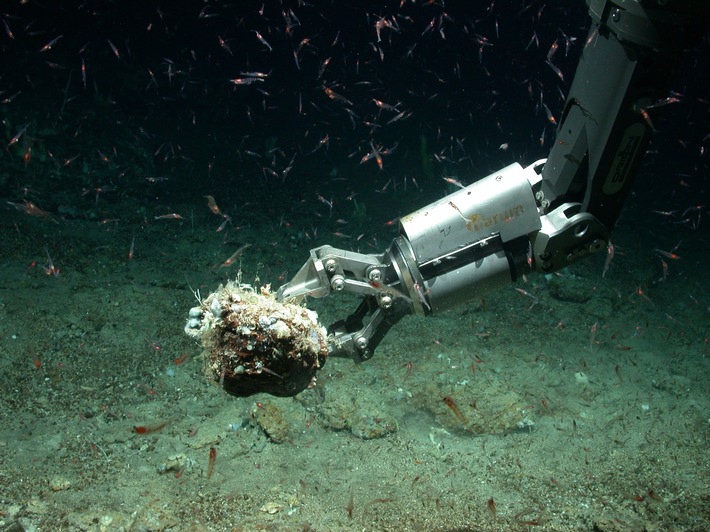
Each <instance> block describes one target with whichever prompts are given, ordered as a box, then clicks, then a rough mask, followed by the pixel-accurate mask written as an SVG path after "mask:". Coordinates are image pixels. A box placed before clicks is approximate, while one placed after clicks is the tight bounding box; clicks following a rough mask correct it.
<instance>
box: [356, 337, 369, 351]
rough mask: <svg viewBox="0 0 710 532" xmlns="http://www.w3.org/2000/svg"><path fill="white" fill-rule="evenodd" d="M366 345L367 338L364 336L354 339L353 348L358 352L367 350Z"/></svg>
mask: <svg viewBox="0 0 710 532" xmlns="http://www.w3.org/2000/svg"><path fill="white" fill-rule="evenodd" d="M367 343H368V342H367V338H365V337H364V336H358V337H357V338H355V347H357V348H358V349H359V350H360V351H364V350H365V349H367Z"/></svg>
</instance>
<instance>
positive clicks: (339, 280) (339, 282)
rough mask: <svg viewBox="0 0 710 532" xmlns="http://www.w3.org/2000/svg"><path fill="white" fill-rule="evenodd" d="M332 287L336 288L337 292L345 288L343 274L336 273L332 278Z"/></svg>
mask: <svg viewBox="0 0 710 532" xmlns="http://www.w3.org/2000/svg"><path fill="white" fill-rule="evenodd" d="M330 288H332V289H333V290H335V291H336V292H340V291H341V290H342V289H343V288H345V279H343V276H342V275H336V276H335V277H333V278H332V279H331V280H330Z"/></svg>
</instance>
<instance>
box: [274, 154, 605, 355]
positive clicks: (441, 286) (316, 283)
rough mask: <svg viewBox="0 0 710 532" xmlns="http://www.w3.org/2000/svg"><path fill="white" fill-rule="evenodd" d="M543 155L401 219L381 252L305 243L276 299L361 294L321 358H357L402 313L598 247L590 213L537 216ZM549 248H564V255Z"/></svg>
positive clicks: (433, 306) (441, 304)
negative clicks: (299, 263) (306, 249)
mask: <svg viewBox="0 0 710 532" xmlns="http://www.w3.org/2000/svg"><path fill="white" fill-rule="evenodd" d="M544 162H545V161H544V160H541V161H537V162H535V163H533V164H532V165H530V166H528V167H526V168H523V167H521V166H520V165H519V164H517V163H514V164H512V165H510V166H507V167H505V168H503V169H502V170H500V171H498V172H495V173H493V174H491V175H489V176H487V177H485V178H483V179H481V180H479V181H477V182H475V183H473V184H472V185H469V186H467V187H465V188H463V189H461V190H458V191H456V192H454V193H453V194H450V195H449V196H446V197H444V198H443V199H441V200H438V201H435V202H434V203H431V204H429V205H427V206H426V207H423V208H422V209H419V210H417V211H415V212H413V213H411V214H409V215H407V216H404V217H402V218H401V219H400V228H399V229H400V231H399V232H400V234H399V236H397V237H396V238H394V240H393V241H392V243H391V245H390V247H389V249H388V250H387V251H385V252H384V253H382V254H381V255H367V254H362V253H356V252H352V251H346V250H342V249H337V248H334V247H332V246H322V247H319V248H315V249H312V250H311V252H310V258H309V260H308V261H307V262H306V263H305V264H304V265H303V267H302V268H301V269H300V270H299V271H298V273H297V274H296V275H295V276H294V278H293V279H292V280H291V281H290V282H288V283H286V284H285V285H283V286H281V287H280V288H279V290H278V292H277V294H276V297H277V299H278V300H280V301H294V300H295V301H300V300H302V299H303V298H304V297H305V296H311V297H325V296H328V295H330V294H331V293H332V292H350V293H353V294H357V295H359V296H361V297H363V300H362V302H361V303H360V305H359V306H358V307H357V309H356V310H355V312H354V313H352V314H351V315H350V316H348V317H347V318H345V319H343V320H340V321H337V322H335V323H333V324H332V325H331V326H330V327H329V329H328V342H329V350H330V354H331V355H334V356H345V357H352V358H353V359H355V360H356V361H363V360H367V359H369V358H370V357H372V355H373V354H374V350H375V348H376V347H377V346H378V345H379V343H380V342H381V341H382V339H383V338H384V336H385V334H386V333H387V332H388V331H389V329H390V328H391V327H392V326H393V325H394V324H396V323H397V322H398V321H399V320H400V319H402V317H404V316H406V315H407V314H418V315H424V316H428V315H431V314H434V313H437V312H441V311H443V310H446V309H448V308H451V307H454V306H456V305H459V304H462V303H465V302H466V301H469V300H472V299H474V298H478V297H481V296H482V295H483V294H484V293H486V292H488V291H490V290H492V289H495V288H498V287H500V286H504V285H507V284H510V283H512V282H514V281H515V280H516V279H518V278H519V277H520V276H521V275H523V274H525V273H526V272H529V271H531V270H533V269H540V270H542V271H546V272H549V271H553V270H555V269H558V268H561V267H563V266H564V265H567V264H569V262H570V257H572V258H573V260H575V259H577V258H582V257H584V256H586V255H587V254H589V253H590V252H594V251H598V250H600V249H604V248H605V247H606V243H607V240H608V232H607V230H606V228H605V227H604V226H603V225H602V224H601V223H599V222H598V221H596V220H595V218H594V217H593V216H591V215H588V214H585V213H579V212H578V209H574V208H572V207H571V206H569V205H562V206H560V207H559V208H557V209H555V210H554V211H551V212H550V213H548V214H544V211H545V208H546V207H547V206H548V205H547V203H546V202H545V201H544V198H543V195H542V192H541V190H540V182H541V175H540V174H541V170H542V167H543V165H544ZM582 226H583V227H584V231H580V230H579V228H580V227H582ZM555 249H558V250H562V249H564V250H565V251H564V257H561V256H560V252H556V251H555ZM563 263H564V264H563Z"/></svg>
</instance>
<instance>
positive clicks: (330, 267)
mask: <svg viewBox="0 0 710 532" xmlns="http://www.w3.org/2000/svg"><path fill="white" fill-rule="evenodd" d="M337 269H338V262H337V261H336V260H335V259H328V260H327V261H325V271H327V272H328V273H334V272H335V271H336V270H337Z"/></svg>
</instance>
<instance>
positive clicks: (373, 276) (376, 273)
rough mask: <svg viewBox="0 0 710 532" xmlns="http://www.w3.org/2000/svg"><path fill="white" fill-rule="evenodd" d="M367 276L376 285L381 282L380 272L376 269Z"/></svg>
mask: <svg viewBox="0 0 710 532" xmlns="http://www.w3.org/2000/svg"><path fill="white" fill-rule="evenodd" d="M367 276H368V277H369V278H370V281H375V282H376V283H379V282H380V281H381V280H382V272H381V271H380V270H379V269H378V268H373V269H371V270H370V273H368V274H367Z"/></svg>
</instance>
